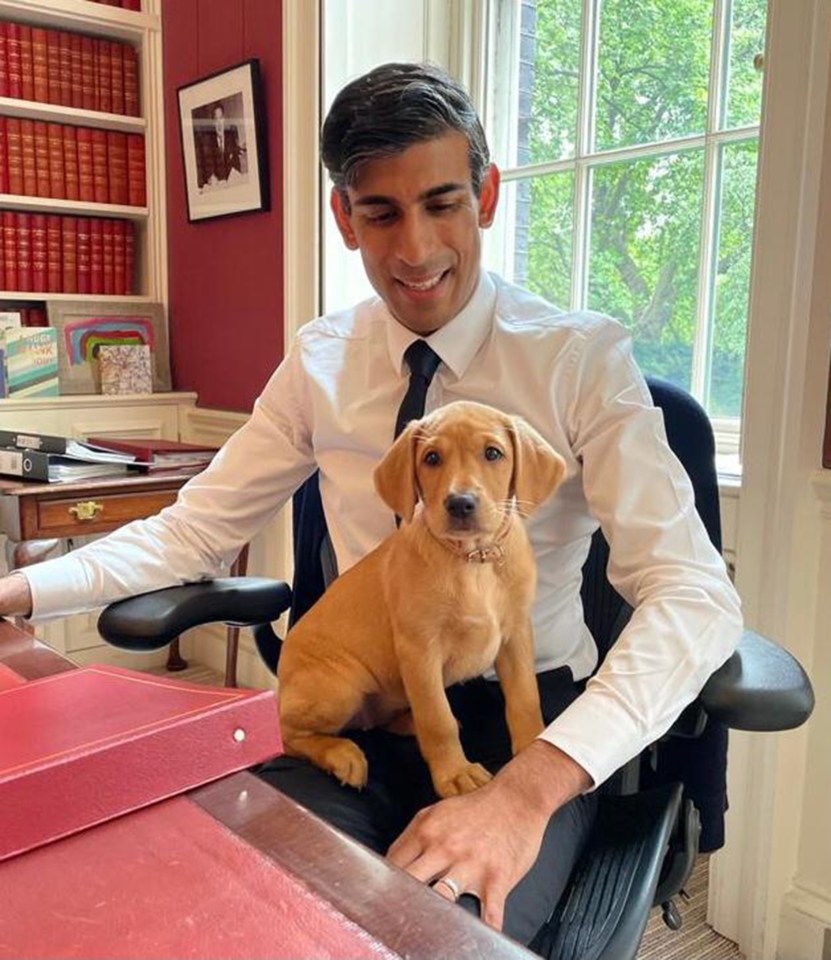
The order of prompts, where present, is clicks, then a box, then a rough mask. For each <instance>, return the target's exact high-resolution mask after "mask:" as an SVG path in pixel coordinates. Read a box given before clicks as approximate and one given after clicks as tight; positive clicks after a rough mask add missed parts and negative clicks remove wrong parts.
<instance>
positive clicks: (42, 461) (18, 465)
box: [0, 449, 49, 480]
mask: <svg viewBox="0 0 831 960" xmlns="http://www.w3.org/2000/svg"><path fill="white" fill-rule="evenodd" d="M0 473H2V474H4V475H5V476H7V477H21V478H23V479H26V480H48V479H49V458H48V456H47V455H46V454H40V453H38V452H37V451H35V450H2V449H0Z"/></svg>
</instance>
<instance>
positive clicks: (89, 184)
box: [75, 127, 95, 203]
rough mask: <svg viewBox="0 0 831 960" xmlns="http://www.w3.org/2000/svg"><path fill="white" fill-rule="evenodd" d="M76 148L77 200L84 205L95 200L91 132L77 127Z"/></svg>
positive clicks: (85, 128) (86, 128)
mask: <svg viewBox="0 0 831 960" xmlns="http://www.w3.org/2000/svg"><path fill="white" fill-rule="evenodd" d="M75 143H76V146H77V148H78V199H79V200H82V201H83V202H85V203H92V202H93V201H94V200H95V185H94V181H93V175H92V131H91V130H90V129H89V127H78V128H77V129H76V131H75Z"/></svg>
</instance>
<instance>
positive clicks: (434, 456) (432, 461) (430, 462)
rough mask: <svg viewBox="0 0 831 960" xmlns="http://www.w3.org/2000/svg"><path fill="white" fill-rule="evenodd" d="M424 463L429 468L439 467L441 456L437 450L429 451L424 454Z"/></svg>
mask: <svg viewBox="0 0 831 960" xmlns="http://www.w3.org/2000/svg"><path fill="white" fill-rule="evenodd" d="M424 462H425V463H426V464H427V466H428V467H437V466H438V465H439V464H440V463H441V456H440V455H439V453H438V451H437V450H428V451H427V453H425V454H424Z"/></svg>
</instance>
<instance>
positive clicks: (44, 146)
mask: <svg viewBox="0 0 831 960" xmlns="http://www.w3.org/2000/svg"><path fill="white" fill-rule="evenodd" d="M35 176H36V178H37V188H38V193H37V195H38V196H39V197H50V196H51V195H52V181H51V179H50V176H49V124H48V123H47V122H46V121H45V120H35Z"/></svg>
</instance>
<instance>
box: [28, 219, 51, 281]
mask: <svg viewBox="0 0 831 960" xmlns="http://www.w3.org/2000/svg"><path fill="white" fill-rule="evenodd" d="M31 222H32V289H33V290H35V291H41V290H46V276H47V274H46V215H45V214H43V213H33V214H32V218H31Z"/></svg>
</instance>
